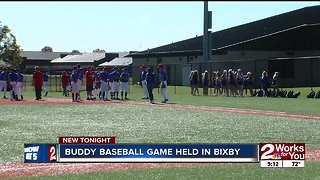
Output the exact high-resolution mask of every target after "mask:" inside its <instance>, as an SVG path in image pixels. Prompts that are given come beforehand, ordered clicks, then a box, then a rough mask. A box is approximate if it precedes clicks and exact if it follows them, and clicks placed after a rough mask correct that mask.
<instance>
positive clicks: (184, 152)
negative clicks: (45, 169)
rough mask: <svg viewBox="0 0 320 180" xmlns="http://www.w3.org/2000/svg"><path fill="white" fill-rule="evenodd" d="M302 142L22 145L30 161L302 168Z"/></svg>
mask: <svg viewBox="0 0 320 180" xmlns="http://www.w3.org/2000/svg"><path fill="white" fill-rule="evenodd" d="M304 155H305V144H304V143H260V144H115V137H89V136H87V137H83V136H81V137H59V138H58V144H25V152H24V160H25V162H26V163H30V162H60V163H63V162H68V163H70V162H153V163H154V162H178V163H180V162H181V163H182V162H211V163H214V162H216V163H218V162H219V163H223V162H226V163H259V162H260V166H261V167H304Z"/></svg>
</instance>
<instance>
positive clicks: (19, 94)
mask: <svg viewBox="0 0 320 180" xmlns="http://www.w3.org/2000/svg"><path fill="white" fill-rule="evenodd" d="M22 85H23V84H22V82H17V95H18V97H19V96H21V95H22V91H23V90H22Z"/></svg>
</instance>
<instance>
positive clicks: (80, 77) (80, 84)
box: [77, 64, 84, 101]
mask: <svg viewBox="0 0 320 180" xmlns="http://www.w3.org/2000/svg"><path fill="white" fill-rule="evenodd" d="M77 69H78V72H77V74H78V76H79V77H78V80H77V85H78V88H77V89H78V91H79V92H78V99H79V100H80V101H81V96H80V93H81V87H82V81H83V76H84V75H83V74H84V72H83V69H82V68H81V66H80V64H77Z"/></svg>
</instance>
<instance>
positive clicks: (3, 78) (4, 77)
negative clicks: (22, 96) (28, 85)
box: [0, 67, 8, 99]
mask: <svg viewBox="0 0 320 180" xmlns="http://www.w3.org/2000/svg"><path fill="white" fill-rule="evenodd" d="M7 88H8V72H7V71H6V69H5V68H4V67H2V68H1V69H0V92H1V91H2V90H3V98H4V99H7V97H6V94H7Z"/></svg>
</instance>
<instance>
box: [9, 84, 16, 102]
mask: <svg viewBox="0 0 320 180" xmlns="http://www.w3.org/2000/svg"><path fill="white" fill-rule="evenodd" d="M10 85H11V87H12V90H11V91H12V92H13V93H14V94H15V95H17V82H10ZM10 97H11V99H15V98H14V97H13V96H12V93H10Z"/></svg>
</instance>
